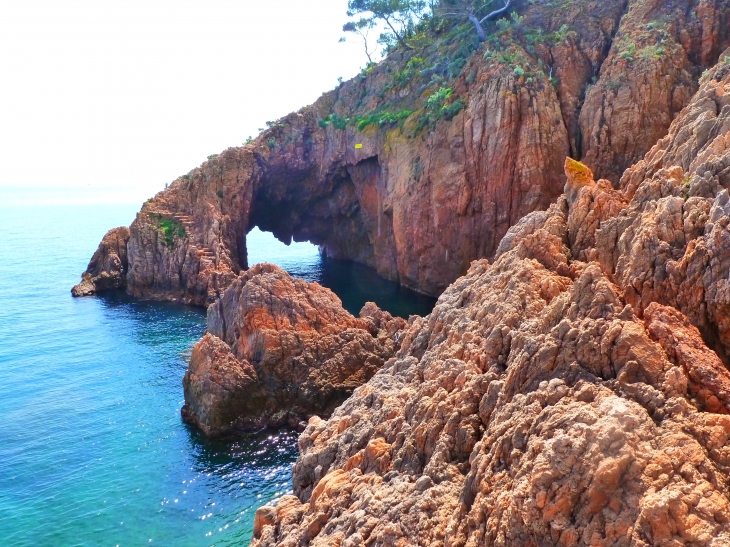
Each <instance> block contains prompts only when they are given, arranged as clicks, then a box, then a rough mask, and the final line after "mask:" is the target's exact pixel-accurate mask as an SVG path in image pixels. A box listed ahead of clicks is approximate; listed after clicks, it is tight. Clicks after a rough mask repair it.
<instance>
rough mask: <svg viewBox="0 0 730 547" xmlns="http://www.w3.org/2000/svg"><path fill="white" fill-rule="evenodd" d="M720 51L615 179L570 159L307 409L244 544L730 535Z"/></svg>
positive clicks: (701, 542)
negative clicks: (535, 206)
mask: <svg viewBox="0 0 730 547" xmlns="http://www.w3.org/2000/svg"><path fill="white" fill-rule="evenodd" d="M728 53H730V52H728ZM723 58H724V59H725V60H724V61H723V62H721V63H720V64H719V65H718V66H717V67H716V68H714V69H713V70H711V71H710V72H709V73H708V74H707V75H705V76H704V77H703V79H702V82H701V87H700V89H699V91H698V92H697V94H696V95H695V96H694V97H693V99H692V101H691V102H690V104H689V105H688V106H687V107H686V108H685V109H684V110H683V112H682V114H681V115H680V116H679V117H678V118H677V119H676V120H675V122H674V123H673V124H672V126H671V128H670V131H669V136H668V137H667V138H666V139H664V140H662V141H661V142H660V143H659V144H657V145H656V146H655V147H654V148H653V149H652V151H651V152H650V153H649V154H647V156H646V158H645V159H644V160H643V161H641V162H639V163H638V164H637V165H636V166H634V167H632V168H631V169H629V170H628V171H627V172H626V174H625V175H624V177H623V178H622V183H621V187H620V188H619V189H618V190H617V189H614V187H613V185H612V184H611V183H610V182H609V181H607V180H599V181H595V180H594V178H593V174H592V173H591V171H590V169H588V168H587V167H586V166H584V165H581V164H578V163H576V162H573V161H571V160H569V161H568V162H567V163H566V178H567V183H566V188H565V190H566V192H565V196H563V197H561V198H560V199H558V200H557V202H556V203H555V204H553V205H552V206H551V207H550V208H549V209H548V210H547V211H541V212H535V213H532V214H531V215H528V216H527V217H526V218H524V219H523V220H521V221H520V222H519V223H517V224H516V225H515V226H514V227H513V228H511V229H510V231H509V232H508V234H507V235H506V237H505V238H504V239H503V241H502V243H501V245H500V246H499V249H498V252H497V253H496V257H495V260H494V262H493V263H492V264H490V263H488V262H487V261H486V260H480V261H477V262H475V263H473V264H472V266H471V268H470V270H469V272H468V273H467V275H466V276H464V277H462V278H460V279H458V280H457V281H456V282H455V283H454V284H453V285H452V286H450V287H449V288H448V289H447V290H446V291H445V292H444V293H443V294H442V295H441V297H440V298H439V301H438V303H437V305H436V307H435V309H434V311H433V313H432V314H431V315H430V316H428V317H426V318H420V319H417V320H416V321H414V322H413V323H412V324H411V325H410V326H409V327H408V329H407V330H406V333H405V336H404V339H403V343H402V346H401V349H400V350H399V352H398V354H397V356H396V359H394V360H392V361H390V362H389V363H387V365H386V366H385V367H384V368H383V369H382V370H381V371H380V372H378V373H377V374H376V375H375V376H374V377H373V378H372V379H371V380H370V381H369V382H368V383H366V384H365V385H363V386H362V387H360V388H358V389H357V390H355V392H354V393H353V396H352V397H351V398H350V399H348V400H347V401H346V402H345V403H344V404H343V405H342V406H341V407H339V408H338V409H337V410H336V411H335V412H334V414H333V415H332V417H331V418H330V419H329V420H326V421H325V420H322V419H319V418H317V417H313V418H312V419H310V421H309V424H308V425H307V428H306V429H305V431H304V433H303V434H302V435H301V437H300V440H299V447H300V450H301V454H300V457H299V459H298V461H297V463H296V465H295V467H294V471H293V479H294V494H295V495H293V496H292V495H290V496H284V497H283V498H281V499H280V501H279V503H278V504H277V506H276V507H264V508H262V509H261V510H259V512H258V513H257V518H256V522H255V530H254V539H253V542H252V545H254V546H256V547H263V546H271V545H280V546H285V545H286V546H294V545H312V546H314V545H333V544H337V545H342V546H343V547H345V546H350V545H360V544H363V543H367V544H369V545H429V546H432V545H448V546H476V545H496V546H499V545H503V546H507V545H521V546H523V545H524V546H535V547H536V546H550V545H555V546H558V545H561V546H567V545H571V546H572V545H592V546H596V545H599V546H601V545H611V546H622V545H626V546H629V545H633V546H649V545H664V546H675V545H676V546H679V545H683V546H713V547H719V546H721V545H728V544H730V492H729V490H728V485H729V484H730V372H729V371H728V368H727V366H726V363H725V362H726V361H727V357H728V352H727V349H728V345H727V341H726V340H727V334H726V330H725V321H726V318H727V314H726V313H724V310H725V308H724V306H725V305H726V302H727V301H730V299H728V298H726V297H725V294H727V292H726V291H725V290H724V287H725V284H726V283H727V279H729V278H730V271H729V270H728V269H727V268H730V266H728V264H730V260H727V255H728V252H730V251H729V249H730V245H727V244H724V238H725V237H726V234H727V233H728V226H729V225H730V209H728V208H727V204H728V203H730V198H728V194H727V187H730V178H728V175H729V174H730V103H729V102H728V101H730V93H728V91H730V55H727V56H726V57H725V56H723ZM724 361H725V362H724Z"/></svg>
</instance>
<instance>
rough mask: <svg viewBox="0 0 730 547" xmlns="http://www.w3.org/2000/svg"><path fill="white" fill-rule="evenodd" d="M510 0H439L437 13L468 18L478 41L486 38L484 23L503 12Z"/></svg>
mask: <svg viewBox="0 0 730 547" xmlns="http://www.w3.org/2000/svg"><path fill="white" fill-rule="evenodd" d="M511 2H512V0H441V2H440V3H439V7H438V13H439V14H440V15H441V16H443V17H450V18H454V19H466V20H469V21H470V22H471V23H472V25H474V29H475V30H476V32H477V36H479V40H480V41H482V42H483V41H484V40H486V39H487V35H486V33H485V32H484V27H483V26H482V25H484V23H485V22H487V21H488V20H489V19H492V18H493V17H497V16H498V15H501V14H502V13H505V12H506V11H507V9H508V8H509V7H510V4H511Z"/></svg>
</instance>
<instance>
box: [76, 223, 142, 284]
mask: <svg viewBox="0 0 730 547" xmlns="http://www.w3.org/2000/svg"><path fill="white" fill-rule="evenodd" d="M128 241H129V228H126V227H124V226H122V227H120V228H114V229H113V230H109V231H108V232H107V233H106V235H105V236H104V238H103V239H102V240H101V243H99V247H98V248H97V249H96V252H95V253H94V255H93V256H92V257H91V260H90V261H89V265H88V266H87V267H86V271H85V272H84V273H83V274H82V275H81V283H79V284H78V285H76V286H74V288H73V289H71V294H72V295H74V296H90V295H92V294H96V293H98V292H103V291H109V290H114V289H123V288H125V287H126V286H127V242H128Z"/></svg>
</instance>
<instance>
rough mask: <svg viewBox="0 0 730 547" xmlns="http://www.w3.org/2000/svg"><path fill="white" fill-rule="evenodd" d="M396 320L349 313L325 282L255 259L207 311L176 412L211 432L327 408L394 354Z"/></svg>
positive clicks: (291, 420) (370, 309) (279, 421)
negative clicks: (182, 403) (182, 402)
mask: <svg viewBox="0 0 730 547" xmlns="http://www.w3.org/2000/svg"><path fill="white" fill-rule="evenodd" d="M404 327H405V321H404V320H403V319H400V318H397V319H394V318H393V317H392V316H391V315H390V314H388V313H387V312H383V311H381V310H379V309H378V308H377V307H376V306H375V305H374V304H372V303H369V304H367V305H366V306H365V307H364V308H363V310H362V312H361V313H360V319H356V318H355V317H353V316H352V315H350V314H349V313H348V312H347V311H345V310H344V309H343V308H342V305H341V303H340V300H339V299H338V298H337V297H336V296H335V295H334V293H332V291H330V290H329V289H325V288H324V287H321V286H319V285H318V284H317V283H306V282H304V281H302V280H299V279H293V278H292V277H290V276H289V275H288V274H287V273H286V272H284V271H283V270H281V269H280V268H278V267H277V266H274V265H271V264H258V265H256V266H254V267H253V268H251V269H250V270H248V271H247V272H245V273H244V274H242V275H241V276H240V277H239V278H238V279H236V280H235V281H234V282H233V284H232V285H231V286H230V287H229V288H228V290H226V291H225V293H224V294H223V295H222V297H221V298H220V299H219V300H218V301H217V302H216V303H215V304H213V305H212V306H210V308H209V309H208V333H207V334H206V335H205V336H204V337H203V338H202V340H200V342H198V343H197V344H196V345H195V347H194V348H193V353H192V357H191V359H190V365H189V368H188V371H187V373H186V374H185V378H184V379H183V386H184V388H185V406H184V407H183V411H182V412H183V416H184V417H185V419H186V420H188V421H190V422H192V423H194V424H196V425H198V426H199V427H200V428H201V429H202V430H203V431H204V432H205V433H206V434H207V435H211V436H217V435H222V434H227V433H232V432H235V431H240V430H246V429H257V428H261V427H266V426H271V427H276V426H281V425H284V424H289V425H291V426H297V425H298V424H299V423H300V422H301V421H306V420H307V419H308V418H309V417H310V416H311V415H312V414H315V413H316V414H320V415H329V414H330V413H331V412H332V410H333V409H334V408H335V407H336V406H337V405H338V404H340V403H341V402H342V401H343V400H344V399H345V398H347V396H348V395H349V394H350V393H352V391H353V390H354V389H355V388H356V387H357V386H359V385H362V384H363V383H364V382H365V381H367V380H368V379H369V378H370V377H371V376H372V375H373V374H374V373H375V371H376V370H378V369H379V368H380V367H381V366H382V365H383V363H384V361H385V360H386V359H388V358H389V357H391V356H393V355H394V354H395V351H396V350H397V349H398V347H399V346H400V344H399V335H398V332H399V331H400V330H402V329H403V328H404Z"/></svg>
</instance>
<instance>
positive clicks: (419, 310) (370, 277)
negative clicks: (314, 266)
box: [319, 258, 436, 319]
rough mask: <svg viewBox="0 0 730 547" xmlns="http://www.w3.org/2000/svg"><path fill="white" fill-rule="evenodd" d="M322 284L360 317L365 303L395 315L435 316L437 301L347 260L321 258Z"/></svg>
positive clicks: (372, 269) (405, 316) (348, 309)
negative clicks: (371, 303) (431, 314)
mask: <svg viewBox="0 0 730 547" xmlns="http://www.w3.org/2000/svg"><path fill="white" fill-rule="evenodd" d="M320 260H321V263H320V280H319V283H320V284H321V285H323V286H325V287H327V288H329V289H331V290H332V291H333V292H334V293H335V294H336V295H337V296H339V297H340V300H342V305H343V307H344V308H345V309H346V310H347V311H349V312H350V313H352V314H353V315H358V314H359V313H360V310H361V309H362V307H363V306H364V305H365V302H375V303H376V304H377V305H378V307H380V308H381V309H383V310H386V311H388V312H390V313H391V314H393V315H396V316H400V317H404V318H406V319H407V318H408V316H409V315H421V316H425V315H428V314H429V313H431V310H433V307H434V305H435V304H436V298H433V297H431V296H426V295H423V294H420V293H417V292H416V291H413V290H411V289H408V288H406V287H404V286H402V285H399V284H398V283H394V282H392V281H388V280H387V279H385V278H383V277H381V276H380V275H378V273H377V272H376V271H375V269H374V268H370V267H368V266H363V265H362V264H357V263H355V262H350V261H346V260H333V259H331V258H321V259H320Z"/></svg>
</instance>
